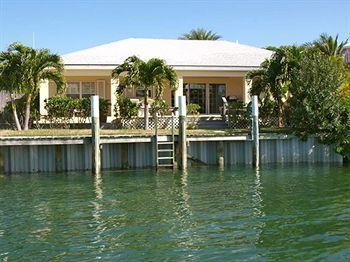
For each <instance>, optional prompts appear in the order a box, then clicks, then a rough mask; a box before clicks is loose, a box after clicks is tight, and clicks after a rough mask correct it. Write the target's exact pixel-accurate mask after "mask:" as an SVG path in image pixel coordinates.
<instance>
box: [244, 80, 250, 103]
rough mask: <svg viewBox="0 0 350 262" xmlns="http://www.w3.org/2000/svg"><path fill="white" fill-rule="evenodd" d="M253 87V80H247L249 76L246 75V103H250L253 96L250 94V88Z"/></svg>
mask: <svg viewBox="0 0 350 262" xmlns="http://www.w3.org/2000/svg"><path fill="white" fill-rule="evenodd" d="M251 88H252V81H251V80H247V77H244V86H243V102H244V103H245V104H247V103H249V102H250V100H251V97H250V95H249V92H250V89H251Z"/></svg>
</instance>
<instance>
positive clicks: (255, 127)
mask: <svg viewBox="0 0 350 262" xmlns="http://www.w3.org/2000/svg"><path fill="white" fill-rule="evenodd" d="M252 118H253V121H252V140H253V165H254V167H256V168H259V165H260V150H259V104H258V97H257V96H253V97H252Z"/></svg>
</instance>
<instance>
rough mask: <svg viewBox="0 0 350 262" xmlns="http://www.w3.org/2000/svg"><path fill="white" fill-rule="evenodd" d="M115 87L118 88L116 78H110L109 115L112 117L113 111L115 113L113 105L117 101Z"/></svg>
mask: <svg viewBox="0 0 350 262" xmlns="http://www.w3.org/2000/svg"><path fill="white" fill-rule="evenodd" d="M117 88H118V82H117V80H116V79H113V78H111V117H112V118H114V116H115V113H116V112H115V111H114V106H115V104H116V103H117ZM111 120H112V119H111Z"/></svg>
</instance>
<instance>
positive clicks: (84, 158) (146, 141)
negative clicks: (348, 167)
mask: <svg viewBox="0 0 350 262" xmlns="http://www.w3.org/2000/svg"><path fill="white" fill-rule="evenodd" d="M159 139H160V140H161V141H170V139H171V138H170V136H159ZM187 141H188V145H189V146H188V156H189V158H190V159H192V160H193V161H194V162H199V163H202V164H208V165H215V164H217V162H218V155H219V154H221V156H222V155H223V157H224V164H225V165H227V166H229V165H251V164H252V141H251V139H250V137H249V136H248V135H238V136H237V135H236V136H212V135H211V136H189V137H188V138H187ZM101 144H102V169H105V170H106V169H124V168H145V167H154V166H155V151H154V143H153V138H152V137H151V136H135V135H125V136H101ZM260 161H261V164H262V165H264V164H270V163H277V164H284V163H342V161H343V158H342V156H341V155H339V154H337V153H335V151H334V147H333V146H332V145H323V144H320V143H318V142H317V139H316V138H309V139H307V140H306V141H301V140H300V139H298V138H297V137H295V136H294V135H282V134H266V135H263V134H262V135H261V136H260ZM0 163H1V170H3V172H4V173H17V172H26V173H28V172H65V171H80V170H89V169H91V137H2V138H0ZM189 163H191V161H190V162H189Z"/></svg>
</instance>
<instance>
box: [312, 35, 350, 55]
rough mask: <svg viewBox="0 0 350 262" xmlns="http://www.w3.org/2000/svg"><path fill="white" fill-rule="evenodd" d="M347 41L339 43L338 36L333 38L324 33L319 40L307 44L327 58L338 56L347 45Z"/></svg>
mask: <svg viewBox="0 0 350 262" xmlns="http://www.w3.org/2000/svg"><path fill="white" fill-rule="evenodd" d="M347 41H348V39H346V40H345V41H342V42H339V41H338V35H336V37H335V38H333V37H332V36H329V35H327V34H325V33H323V34H321V35H320V37H319V39H317V40H315V41H313V42H312V43H309V44H308V45H309V47H311V48H315V49H318V50H319V51H321V52H322V53H324V54H325V55H328V56H340V55H341V52H342V49H343V47H344V46H345V45H346V44H347Z"/></svg>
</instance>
